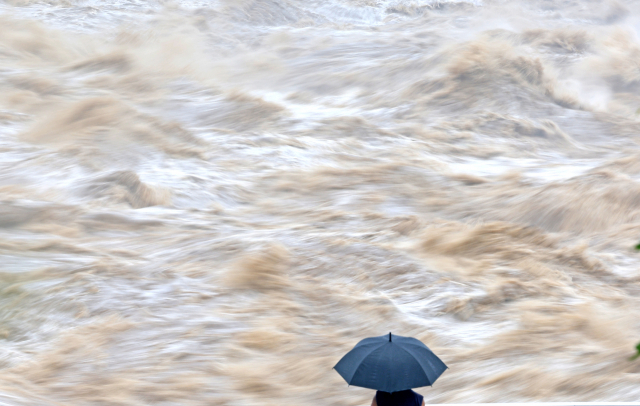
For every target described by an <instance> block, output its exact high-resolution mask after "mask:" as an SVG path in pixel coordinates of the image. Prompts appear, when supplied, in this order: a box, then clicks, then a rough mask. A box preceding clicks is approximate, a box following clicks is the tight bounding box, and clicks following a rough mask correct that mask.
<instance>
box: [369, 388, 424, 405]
mask: <svg viewBox="0 0 640 406" xmlns="http://www.w3.org/2000/svg"><path fill="white" fill-rule="evenodd" d="M422 399H423V398H422V395H420V394H418V393H415V392H414V391H412V390H411V389H409V390H403V391H400V392H393V393H389V392H382V391H377V392H376V403H377V404H378V406H422Z"/></svg>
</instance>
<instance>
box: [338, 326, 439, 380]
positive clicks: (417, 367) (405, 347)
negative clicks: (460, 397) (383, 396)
mask: <svg viewBox="0 0 640 406" xmlns="http://www.w3.org/2000/svg"><path fill="white" fill-rule="evenodd" d="M333 368H334V369H335V370H336V371H338V373H339V374H340V376H342V377H343V378H344V380H345V381H347V383H348V384H349V385H355V386H361V387H363V388H369V389H376V390H380V391H383V392H399V391H401V390H406V389H411V388H419V387H421V386H431V385H433V383H434V382H435V381H436V379H438V377H439V376H440V375H442V373H443V372H444V370H445V369H447V366H446V365H445V364H444V362H442V361H440V358H438V357H437V356H436V355H435V354H434V353H433V352H432V351H431V350H430V349H429V348H427V346H426V345H424V344H423V343H422V342H421V341H420V340H417V339H415V338H411V337H402V336H392V335H391V333H389V335H383V336H380V337H371V338H365V339H364V340H362V341H360V342H359V343H358V344H356V346H355V347H353V349H352V350H351V351H349V352H348V353H347V354H346V355H345V356H344V357H342V359H341V360H340V361H339V362H338V363H337V364H336V366H335V367H333Z"/></svg>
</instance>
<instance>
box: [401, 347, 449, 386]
mask: <svg viewBox="0 0 640 406" xmlns="http://www.w3.org/2000/svg"><path fill="white" fill-rule="evenodd" d="M398 347H399V348H400V349H401V350H402V351H404V352H406V353H407V354H409V356H410V357H411V358H413V359H414V360H415V361H416V362H417V363H418V365H420V370H421V371H422V373H423V374H424V376H425V378H427V380H428V381H429V386H431V385H433V382H431V378H429V374H427V372H426V371H425V370H424V367H423V366H422V363H421V362H420V361H419V360H418V357H416V356H415V355H413V354H412V353H411V352H410V351H407V350H406V349H405V348H402V347H401V346H398ZM416 347H417V346H416ZM432 354H433V352H432ZM434 355H435V354H434ZM427 362H429V361H427ZM429 364H431V362H429ZM445 367H446V365H445ZM436 379H438V378H436ZM434 381H435V379H434Z"/></svg>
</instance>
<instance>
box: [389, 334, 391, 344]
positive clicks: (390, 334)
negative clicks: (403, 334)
mask: <svg viewBox="0 0 640 406" xmlns="http://www.w3.org/2000/svg"><path fill="white" fill-rule="evenodd" d="M389 342H391V332H389Z"/></svg>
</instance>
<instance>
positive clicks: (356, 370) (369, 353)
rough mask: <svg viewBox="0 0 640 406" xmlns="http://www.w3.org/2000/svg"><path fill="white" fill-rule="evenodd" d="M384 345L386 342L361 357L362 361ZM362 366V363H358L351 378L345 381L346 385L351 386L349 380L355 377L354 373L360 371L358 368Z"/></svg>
mask: <svg viewBox="0 0 640 406" xmlns="http://www.w3.org/2000/svg"><path fill="white" fill-rule="evenodd" d="M385 344H386V342H384V343H381V344H380V345H379V346H377V347H375V348H374V349H372V350H371V351H369V352H368V353H367V355H365V356H364V357H362V359H363V360H364V359H366V358H367V357H368V356H369V355H371V353H372V352H374V351H375V350H377V349H380V348H381V347H383V346H384V345H385ZM361 366H362V362H360V365H358V367H357V368H356V369H355V371H353V375H351V377H350V378H349V380H348V381H347V383H348V384H349V385H351V380H352V379H353V377H354V376H356V373H358V370H359V369H360V367H361Z"/></svg>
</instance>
